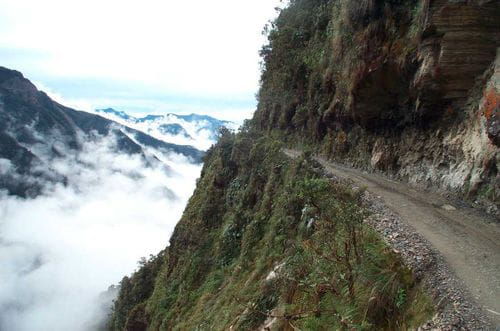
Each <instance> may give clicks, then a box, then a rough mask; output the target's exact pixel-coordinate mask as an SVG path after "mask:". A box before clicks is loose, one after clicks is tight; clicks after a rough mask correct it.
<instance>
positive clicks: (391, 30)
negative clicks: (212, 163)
mask: <svg viewBox="0 0 500 331" xmlns="http://www.w3.org/2000/svg"><path fill="white" fill-rule="evenodd" d="M305 11H313V12H315V13H316V15H314V16H312V17H309V18H306V19H303V18H301V17H302V15H303V12H305ZM285 18H286V19H285ZM290 31H301V34H297V33H295V32H294V33H291V32H290ZM269 37H270V44H269V46H267V47H266V48H264V49H263V52H262V53H263V55H264V60H265V64H266V67H265V68H266V69H265V71H264V74H263V78H262V90H261V92H260V104H259V109H258V112H257V114H256V117H255V121H256V123H257V124H258V125H259V126H260V127H261V128H262V129H264V130H269V131H279V132H281V133H283V134H284V136H285V137H287V139H289V141H290V142H294V143H298V142H304V141H311V138H312V141H314V143H313V144H314V145H316V146H318V144H321V145H322V149H321V151H322V152H323V153H326V154H328V155H330V156H331V157H332V158H334V159H337V160H339V161H341V162H346V163H350V164H353V165H355V166H358V167H363V168H367V169H373V170H380V171H384V172H387V173H389V174H391V175H394V176H396V177H398V178H403V179H405V180H408V181H410V182H412V183H415V184H417V185H420V186H425V187H433V188H438V189H442V190H447V191H452V192H455V193H459V194H461V195H465V196H469V197H473V198H474V199H478V198H479V199H480V200H481V199H482V200H483V201H490V202H493V203H494V204H495V203H496V204H498V202H499V192H500V191H499V187H500V186H499V185H500V184H499V181H500V179H499V177H498V170H497V169H498V166H499V157H498V155H499V153H498V151H499V149H498V148H499V137H498V133H499V124H498V104H499V99H500V92H499V91H500V85H499V77H500V76H499V74H500V73H499V63H500V62H499V61H500V55H498V47H499V46H500V3H499V2H498V1H446V0H436V1H430V0H425V1H411V0H402V1H375V0H362V1H307V2H306V1H295V2H293V3H292V5H291V6H290V7H289V8H287V9H285V10H284V11H283V12H282V13H281V17H280V18H278V20H277V21H276V24H275V29H274V30H273V31H272V32H271V33H270V36H269ZM290 47H294V49H295V50H294V51H293V52H292V53H294V54H293V58H292V57H290V56H289V55H287V54H286V50H287V49H290ZM283 61H285V62H284V63H285V65H282V66H281V67H279V66H280V63H283ZM292 82H293V83H292ZM314 148H315V149H316V150H319V149H318V148H317V147H314ZM490 208H493V209H495V206H494V205H493V206H491V205H490Z"/></svg>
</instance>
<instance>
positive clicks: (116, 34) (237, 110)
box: [0, 0, 279, 119]
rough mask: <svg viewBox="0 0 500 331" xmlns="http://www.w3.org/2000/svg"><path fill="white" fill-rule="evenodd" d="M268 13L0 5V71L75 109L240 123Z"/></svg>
mask: <svg viewBox="0 0 500 331" xmlns="http://www.w3.org/2000/svg"><path fill="white" fill-rule="evenodd" d="M278 4H279V0H251V1H248V0H245V1H243V0H212V1H207V0H191V1H180V0H178V1H171V0H158V1H154V0H141V1H137V0H136V1H128V0H81V1H72V0H44V1H37V0H0V65H1V66H6V67H8V68H11V69H16V70H19V71H21V72H22V73H23V74H24V75H25V76H26V77H27V78H29V79H30V80H32V81H33V82H34V83H35V84H36V85H37V86H38V87H39V88H42V89H44V90H48V92H49V93H50V94H52V95H53V96H55V98H57V99H58V100H59V101H64V102H65V103H66V104H68V105H70V106H73V107H77V108H85V109H92V108H102V107H115V108H117V109H120V110H126V111H134V112H143V113H152V112H154V113H162V112H169V111H174V112H175V111H178V112H200V113H209V114H212V115H215V116H219V117H225V118H229V119H238V118H239V117H241V116H247V117H248V116H249V114H250V113H251V111H253V110H254V108H255V93H256V92H257V88H258V79H259V75H260V69H259V60H260V59H259V57H258V50H259V49H260V47H261V46H262V44H263V43H264V42H265V38H264V37H263V36H262V35H261V31H262V28H263V26H264V25H265V23H266V22H267V21H268V20H270V19H272V18H273V17H274V16H275V15H276V12H275V10H274V8H275V7H276V6H277V5H278Z"/></svg>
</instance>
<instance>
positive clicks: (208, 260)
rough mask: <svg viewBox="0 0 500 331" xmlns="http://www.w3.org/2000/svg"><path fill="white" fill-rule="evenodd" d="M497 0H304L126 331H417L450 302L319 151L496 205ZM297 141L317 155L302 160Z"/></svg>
mask: <svg viewBox="0 0 500 331" xmlns="http://www.w3.org/2000/svg"><path fill="white" fill-rule="evenodd" d="M499 24H500V3H499V2H497V1H445V0H435V1H430V0H422V1H420V0H418V1H417V0H390V1H378V0H360V1H349V0H291V1H290V3H289V4H288V6H287V7H286V8H285V9H283V10H281V12H280V15H279V16H278V18H277V19H276V20H275V21H274V22H272V23H270V24H269V25H268V26H267V27H266V29H265V31H266V33H267V34H268V38H269V43H268V44H267V45H265V46H264V47H263V48H262V50H261V56H262V60H263V69H262V70H263V71H262V77H261V88H260V91H259V93H258V101H259V103H258V107H257V111H256V113H255V115H254V118H253V119H252V120H250V121H248V122H246V123H245V125H244V126H243V127H242V129H241V131H240V132H239V133H237V134H233V133H230V132H226V131H224V132H222V134H221V137H220V140H219V142H218V144H216V145H215V146H214V147H212V148H211V149H210V150H209V151H208V152H207V155H206V156H205V160H204V161H205V164H204V168H203V171H202V174H201V178H200V179H199V181H198V183H197V188H196V190H195V192H194V195H193V196H192V198H191V199H190V201H189V203H188V205H187V207H186V209H185V211H184V214H183V217H182V219H181V220H180V222H179V223H178V225H177V227H176V229H175V231H174V233H173V235H172V237H171V239H170V244H169V246H168V247H166V248H165V250H164V251H162V252H161V253H160V254H158V255H157V256H151V258H150V259H149V260H147V261H143V263H142V265H141V267H140V268H139V269H138V270H137V272H135V273H134V274H133V275H131V276H130V277H125V278H124V279H123V280H122V282H121V284H120V285H121V288H120V293H119V296H118V298H117V300H116V302H115V305H114V310H113V314H112V316H111V319H110V321H109V327H110V329H112V330H297V329H300V330H407V329H416V328H418V327H419V326H420V325H422V324H424V323H425V322H427V321H428V320H430V319H431V318H432V317H433V315H434V312H435V305H434V303H433V301H432V300H431V299H430V297H429V296H428V295H427V294H426V291H425V290H424V289H423V287H422V284H421V282H420V279H417V278H416V277H415V275H414V274H413V273H412V270H409V269H408V268H407V267H405V266H404V263H403V262H402V259H401V257H400V256H399V255H398V252H394V250H393V249H391V248H390V247H389V246H388V245H387V244H386V243H384V241H383V240H382V238H381V237H380V236H379V234H377V233H376V232H375V231H374V230H373V229H372V228H370V226H369V225H368V224H367V223H366V219H367V218H368V217H369V212H368V211H367V210H366V209H365V207H364V205H363V203H362V197H363V189H360V188H358V189H354V188H353V187H352V186H350V185H346V184H345V183H343V182H341V181H338V180H336V179H335V178H328V176H325V172H324V170H322V167H321V166H320V165H319V164H318V163H317V162H316V161H315V159H314V158H313V157H311V154H312V153H315V154H322V155H324V156H326V157H328V158H331V159H333V160H336V161H340V162H342V163H344V164H349V165H351V166H355V167H358V168H362V169H366V170H369V171H379V172H383V173H384V174H385V175H389V176H392V177H396V178H398V179H402V180H403V181H407V182H410V183H412V184H415V185H418V186H422V187H425V188H430V189H432V190H437V191H445V192H450V193H453V194H455V195H456V196H458V197H467V198H472V199H473V200H474V201H476V202H478V203H481V204H482V205H483V207H485V208H486V209H487V210H488V211H489V212H490V213H493V214H495V213H497V212H498V202H499V200H498V199H499V196H498V194H499V193H498V192H499V180H500V179H499V175H498V165H499V162H500V158H499V153H498V148H499V136H498V135H499V130H500V129H499V124H498V110H499V98H500V97H499V81H500V60H499V59H498V58H497V54H496V51H497V47H498V46H499V42H500V35H499V32H500V26H499ZM284 148H294V149H297V150H302V151H307V152H306V153H305V154H304V155H303V156H302V157H299V158H298V159H291V158H289V157H288V156H286V155H285V154H284V153H283V149H284Z"/></svg>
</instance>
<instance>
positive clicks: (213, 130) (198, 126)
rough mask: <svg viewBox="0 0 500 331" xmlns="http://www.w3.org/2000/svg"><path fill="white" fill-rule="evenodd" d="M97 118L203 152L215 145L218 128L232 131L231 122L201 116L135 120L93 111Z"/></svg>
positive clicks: (113, 111) (111, 112) (121, 113)
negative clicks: (101, 117) (99, 116)
mask: <svg viewBox="0 0 500 331" xmlns="http://www.w3.org/2000/svg"><path fill="white" fill-rule="evenodd" d="M96 112H97V113H98V114H99V115H102V116H105V117H108V118H109V119H111V120H115V121H119V122H120V121H121V122H122V124H125V125H127V126H130V127H133V128H134V129H136V130H139V131H142V132H144V133H146V134H148V135H151V136H153V137H155V138H157V139H160V140H163V141H166V142H169V143H176V144H188V145H192V146H195V147H196V148H198V149H201V150H206V149H208V148H209V147H210V146H211V145H212V144H214V143H215V142H216V140H217V139H218V135H219V130H220V129H221V128H222V127H226V128H228V129H236V127H237V125H236V124H235V123H233V122H231V121H226V120H220V119H217V118H215V117H212V116H209V115H205V114H196V113H191V114H187V115H186V114H175V113H167V114H148V115H145V116H142V117H135V116H132V115H129V114H127V113H126V112H124V111H119V110H116V109H113V108H106V109H96Z"/></svg>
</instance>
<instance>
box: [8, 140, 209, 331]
mask: <svg viewBox="0 0 500 331" xmlns="http://www.w3.org/2000/svg"><path fill="white" fill-rule="evenodd" d="M65 152H66V155H67V156H66V157H64V158H58V159H55V160H53V161H52V162H51V166H52V168H53V169H55V170H57V172H58V173H60V174H63V175H65V176H66V177H67V178H68V183H67V185H66V186H63V185H61V184H55V185H50V186H48V187H47V188H46V190H45V193H44V194H43V195H41V196H39V197H37V198H35V199H26V200H24V199H20V198H14V197H7V196H6V195H5V194H3V195H0V261H2V267H1V268H0V330H9V331H32V330H37V331H44V330H47V331H58V330H61V331H62V330H72V331H79V330H88V329H89V328H90V327H91V325H94V323H95V322H96V320H97V319H98V318H99V317H102V316H99V314H102V312H100V311H99V304H98V302H97V297H98V295H99V293H101V292H102V291H104V290H106V288H107V287H108V286H109V285H110V284H116V283H117V282H119V281H120V280H121V278H122V277H123V276H124V275H126V274H129V273H131V272H132V271H133V270H134V269H135V267H136V266H137V261H138V260H139V258H140V257H142V256H148V255H149V254H156V253H158V252H159V251H160V250H161V249H163V248H164V247H165V246H166V245H167V243H168V239H169V237H170V235H171V232H172V230H173V228H174V226H175V224H176V222H177V221H178V220H179V218H180V216H181V214H182V211H183V208H184V206H185V204H186V202H187V200H188V198H189V196H190V195H191V194H192V191H193V189H194V185H195V179H196V178H197V176H198V175H199V171H200V166H197V165H193V164H190V163H188V162H187V160H186V159H185V158H183V157H181V156H176V155H158V156H160V157H161V158H162V159H163V161H164V162H165V163H166V164H167V166H164V165H163V164H160V163H159V164H158V165H156V166H155V167H146V166H145V164H144V161H143V159H142V158H141V157H140V156H137V155H136V156H130V155H125V154H119V153H116V149H115V142H114V140H113V139H108V138H100V139H97V140H95V141H92V142H87V143H85V144H84V149H83V152H81V153H77V154H75V153H72V152H70V151H65ZM40 153H43V151H42V152H40ZM0 165H1V166H2V169H4V170H6V171H7V168H8V167H10V165H9V164H7V162H4V161H2V162H1V164H0Z"/></svg>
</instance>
